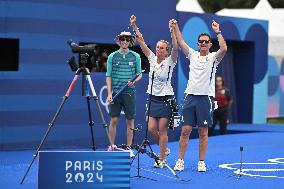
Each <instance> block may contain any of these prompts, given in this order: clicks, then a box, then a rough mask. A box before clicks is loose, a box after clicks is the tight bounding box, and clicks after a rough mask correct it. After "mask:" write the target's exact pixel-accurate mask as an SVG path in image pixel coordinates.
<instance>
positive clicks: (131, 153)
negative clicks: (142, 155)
mask: <svg viewBox="0 0 284 189" xmlns="http://www.w3.org/2000/svg"><path fill="white" fill-rule="evenodd" d="M126 151H129V152H130V158H135V154H134V152H133V150H132V149H131V147H130V146H127V147H126Z"/></svg>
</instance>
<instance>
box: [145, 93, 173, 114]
mask: <svg viewBox="0 0 284 189" xmlns="http://www.w3.org/2000/svg"><path fill="white" fill-rule="evenodd" d="M149 98H150V97H148V99H147V104H146V116H147V115H148V105H149ZM172 99H174V96H171V95H168V96H154V95H151V104H150V105H151V107H150V113H149V116H150V117H154V118H168V119H169V118H170V117H171V115H172V107H171V103H170V100H172Z"/></svg>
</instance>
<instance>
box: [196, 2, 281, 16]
mask: <svg viewBox="0 0 284 189" xmlns="http://www.w3.org/2000/svg"><path fill="white" fill-rule="evenodd" d="M198 2H199V4H200V6H201V7H202V8H203V10H204V11H205V12H210V13H215V12H217V11H219V10H221V9H223V8H231V9H232V8H254V7H255V6H256V4H257V3H258V2H259V0H234V1H232V0H198ZM269 3H270V4H271V6H272V7H273V8H284V1H283V0H269Z"/></svg>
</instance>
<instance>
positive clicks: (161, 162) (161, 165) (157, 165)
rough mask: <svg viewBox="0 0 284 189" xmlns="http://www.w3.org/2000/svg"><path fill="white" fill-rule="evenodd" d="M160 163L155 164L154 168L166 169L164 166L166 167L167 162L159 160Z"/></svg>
mask: <svg viewBox="0 0 284 189" xmlns="http://www.w3.org/2000/svg"><path fill="white" fill-rule="evenodd" d="M158 163H159V164H157V163H156V162H155V163H154V167H155V168H164V166H165V163H166V160H160V159H159V160H158Z"/></svg>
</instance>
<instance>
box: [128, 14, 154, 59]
mask: <svg viewBox="0 0 284 189" xmlns="http://www.w3.org/2000/svg"><path fill="white" fill-rule="evenodd" d="M130 23H131V26H132V28H133V30H134V31H135V33H136V40H137V41H138V43H139V45H140V47H141V49H142V51H143V53H144V54H145V56H146V57H148V56H150V54H151V52H152V51H151V49H149V48H148V46H147V45H146V43H145V41H144V39H143V36H142V34H141V32H140V31H139V28H138V27H137V25H136V17H135V16H134V15H132V16H131V17H130Z"/></svg>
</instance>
